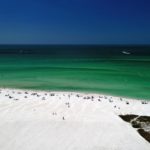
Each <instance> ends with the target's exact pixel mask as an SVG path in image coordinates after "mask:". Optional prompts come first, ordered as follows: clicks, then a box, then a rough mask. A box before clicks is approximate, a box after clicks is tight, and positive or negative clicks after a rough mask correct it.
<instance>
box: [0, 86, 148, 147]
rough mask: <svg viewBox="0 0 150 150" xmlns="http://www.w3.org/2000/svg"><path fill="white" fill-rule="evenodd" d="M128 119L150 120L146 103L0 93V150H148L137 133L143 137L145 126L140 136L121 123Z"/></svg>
mask: <svg viewBox="0 0 150 150" xmlns="http://www.w3.org/2000/svg"><path fill="white" fill-rule="evenodd" d="M126 115H130V116H126ZM132 115H135V116H136V118H144V117H145V116H147V117H150V101H143V100H136V99H127V98H122V97H114V96H108V95H103V94H95V93H93V94H92V93H88V94H87V93H82V92H57V91H55V92H54V91H37V90H22V89H9V88H5V89H2V88H0V120H2V121H1V122H0V133H1V134H0V147H2V149H3V150H19V149H23V150H41V149H43V148H44V149H45V150H49V149H53V150H59V149H61V150H66V149H70V150H73V149H86V150H91V149H94V150H95V149H107V150H126V149H128V150H135V149H136V150H141V149H143V150H149V148H150V143H149V142H148V141H147V140H145V139H144V138H143V137H142V136H141V135H140V134H144V133H143V130H144V131H145V130H146V131H148V133H149V132H150V129H149V128H150V124H147V123H145V124H144V127H143V128H142V129H141V127H140V130H139V131H140V134H139V133H138V129H136V128H133V125H132V124H130V122H131V120H130V121H129V122H127V121H126V118H130V117H131V118H132V119H133V117H132ZM121 117H122V118H121ZM124 118H125V120H124ZM134 119H135V118H134ZM140 120H142V119H140ZM132 121H133V120H132ZM137 121H139V120H137ZM138 123H139V122H137V124H136V125H139V124H138ZM140 125H142V126H143V122H142V123H141V124H140ZM145 125H146V126H145ZM134 126H135V124H134ZM33 139H34V140H33ZM8 141H9V142H8ZM31 141H32V142H31Z"/></svg>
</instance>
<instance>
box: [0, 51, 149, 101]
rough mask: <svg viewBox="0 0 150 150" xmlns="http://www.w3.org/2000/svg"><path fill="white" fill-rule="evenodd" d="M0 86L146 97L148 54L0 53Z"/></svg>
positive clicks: (147, 93)
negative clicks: (66, 54)
mask: <svg viewBox="0 0 150 150" xmlns="http://www.w3.org/2000/svg"><path fill="white" fill-rule="evenodd" d="M78 55H79V54H78ZM94 55H95V54H94ZM72 56H73V55H72ZM95 56H96V55H95ZM0 87H10V88H25V89H40V90H57V91H84V92H95V93H105V94H111V95H117V96H125V97H134V98H141V99H150V56H149V55H147V56H146V55H143V56H141V55H101V56H99V57H90V56H89V55H88V57H76V56H75V57H52V56H51V55H50V54H42V55H41V54H20V53H19V54H9V53H7V54H0Z"/></svg>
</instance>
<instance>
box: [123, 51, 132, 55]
mask: <svg viewBox="0 0 150 150" xmlns="http://www.w3.org/2000/svg"><path fill="white" fill-rule="evenodd" d="M122 53H123V54H125V55H130V54H131V53H130V52H128V51H122Z"/></svg>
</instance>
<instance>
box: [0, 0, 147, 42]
mask: <svg viewBox="0 0 150 150" xmlns="http://www.w3.org/2000/svg"><path fill="white" fill-rule="evenodd" d="M0 44H150V0H0Z"/></svg>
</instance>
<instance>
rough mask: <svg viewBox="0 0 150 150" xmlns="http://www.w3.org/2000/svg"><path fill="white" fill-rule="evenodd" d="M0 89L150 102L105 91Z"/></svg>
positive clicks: (0, 88)
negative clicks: (99, 96)
mask: <svg viewBox="0 0 150 150" xmlns="http://www.w3.org/2000/svg"><path fill="white" fill-rule="evenodd" d="M0 90H15V91H29V92H49V93H74V94H85V95H97V96H98V95H102V96H107V97H114V98H122V99H127V100H135V101H145V102H150V99H141V98H135V97H130V96H129V97H128V96H119V95H113V94H107V93H100V92H92V91H90V92H88V91H87V92H86V91H78V90H77V91H73V90H69V91H67V90H64V91H63V90H62V91H61V90H44V89H43V90H40V89H27V88H4V87H0Z"/></svg>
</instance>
